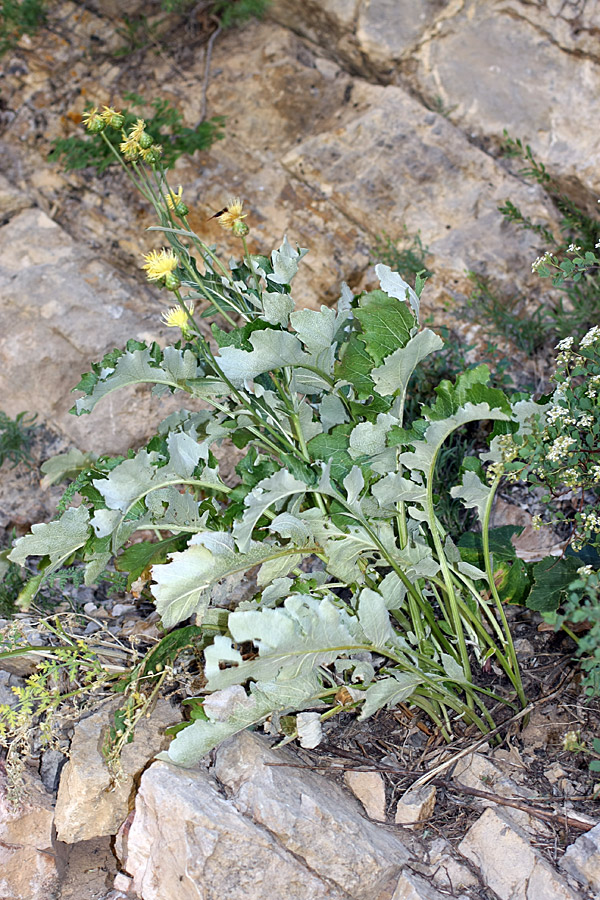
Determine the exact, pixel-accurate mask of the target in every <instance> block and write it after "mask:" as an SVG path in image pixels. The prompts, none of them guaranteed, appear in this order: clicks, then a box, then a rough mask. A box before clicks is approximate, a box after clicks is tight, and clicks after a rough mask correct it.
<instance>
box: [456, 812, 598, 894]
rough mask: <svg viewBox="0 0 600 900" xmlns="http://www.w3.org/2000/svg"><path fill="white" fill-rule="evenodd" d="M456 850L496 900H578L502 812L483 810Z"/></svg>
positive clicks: (525, 835) (524, 835) (512, 821)
mask: <svg viewBox="0 0 600 900" xmlns="http://www.w3.org/2000/svg"><path fill="white" fill-rule="evenodd" d="M458 849H459V850H460V852H461V853H462V854H463V855H464V856H466V857H467V859H469V860H470V861H471V862H472V863H474V864H475V865H476V866H478V867H479V868H480V870H481V875H482V878H483V879H484V881H485V883H486V884H487V885H488V886H489V887H490V888H491V889H492V890H493V891H495V892H496V894H497V895H498V896H499V897H500V900H549V898H550V897H552V900H581V898H580V897H579V895H578V894H577V893H576V892H575V891H573V890H571V888H570V887H569V885H568V884H567V883H566V881H565V880H564V878H562V876H561V875H559V873H558V872H557V871H556V870H555V869H553V867H552V866H551V865H550V863H549V862H547V861H546V860H545V859H544V858H543V856H542V855H541V854H540V853H538V851H537V850H535V849H534V848H533V847H532V846H531V843H530V840H529V837H528V835H527V833H526V832H525V831H524V830H523V829H522V828H520V827H519V825H517V824H516V823H515V822H514V820H513V819H512V818H511V817H510V816H509V815H507V814H506V813H505V812H504V811H503V810H500V809H492V808H491V807H490V808H488V809H486V810H485V812H484V813H483V815H482V816H480V818H479V819H478V820H477V821H476V822H475V824H474V825H472V826H471V828H470V829H469V831H468V832H467V835H466V837H465V838H464V839H463V840H462V841H461V843H460V844H459V847H458Z"/></svg>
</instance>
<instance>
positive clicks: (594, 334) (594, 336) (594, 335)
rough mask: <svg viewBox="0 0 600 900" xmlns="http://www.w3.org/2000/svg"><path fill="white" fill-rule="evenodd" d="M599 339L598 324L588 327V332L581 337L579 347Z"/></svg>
mask: <svg viewBox="0 0 600 900" xmlns="http://www.w3.org/2000/svg"><path fill="white" fill-rule="evenodd" d="M598 340H600V326H599V325H594V327H593V328H590V330H589V331H588V333H587V334H586V335H584V336H583V337H582V338H581V343H580V345H579V346H580V347H589V346H590V344H594V343H595V342H596V341H598Z"/></svg>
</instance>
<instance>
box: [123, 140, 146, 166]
mask: <svg viewBox="0 0 600 900" xmlns="http://www.w3.org/2000/svg"><path fill="white" fill-rule="evenodd" d="M119 149H120V151H121V153H122V154H123V156H124V157H125V159H126V160H127V162H134V161H135V160H136V159H137V158H138V157H139V155H140V152H141V147H140V145H139V144H138V142H137V141H134V140H132V138H127V139H126V140H125V141H121V143H120V144H119Z"/></svg>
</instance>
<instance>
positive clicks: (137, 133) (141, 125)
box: [129, 119, 146, 143]
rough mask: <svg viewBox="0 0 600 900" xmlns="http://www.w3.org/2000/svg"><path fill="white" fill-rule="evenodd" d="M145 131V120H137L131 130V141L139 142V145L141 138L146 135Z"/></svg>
mask: <svg viewBox="0 0 600 900" xmlns="http://www.w3.org/2000/svg"><path fill="white" fill-rule="evenodd" d="M145 129H146V122H145V121H144V119H137V121H136V123H135V125H132V126H131V128H130V129H129V140H130V141H137V142H138V143H139V140H140V138H141V136H142V135H143V134H144V132H145Z"/></svg>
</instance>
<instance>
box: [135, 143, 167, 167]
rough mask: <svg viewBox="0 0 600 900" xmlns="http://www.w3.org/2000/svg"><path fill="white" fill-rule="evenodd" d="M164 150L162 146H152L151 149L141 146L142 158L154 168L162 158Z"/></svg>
mask: <svg viewBox="0 0 600 900" xmlns="http://www.w3.org/2000/svg"><path fill="white" fill-rule="evenodd" d="M162 152H163V148H162V147H161V145H160V144H151V145H150V146H149V147H143V146H142V144H140V156H141V157H142V159H143V160H144V162H145V163H148V165H149V166H154V165H156V163H157V162H158V161H159V160H160V158H161V156H162Z"/></svg>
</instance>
